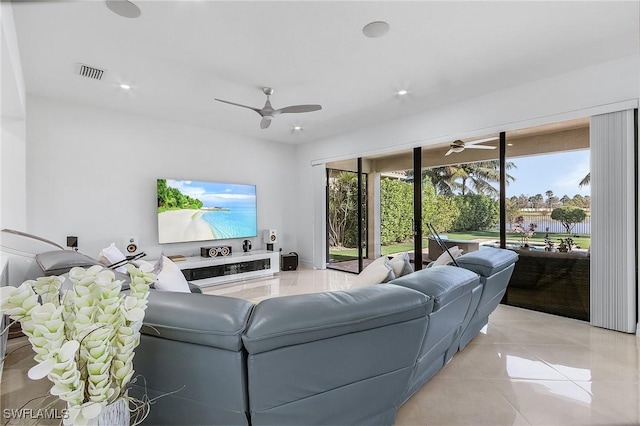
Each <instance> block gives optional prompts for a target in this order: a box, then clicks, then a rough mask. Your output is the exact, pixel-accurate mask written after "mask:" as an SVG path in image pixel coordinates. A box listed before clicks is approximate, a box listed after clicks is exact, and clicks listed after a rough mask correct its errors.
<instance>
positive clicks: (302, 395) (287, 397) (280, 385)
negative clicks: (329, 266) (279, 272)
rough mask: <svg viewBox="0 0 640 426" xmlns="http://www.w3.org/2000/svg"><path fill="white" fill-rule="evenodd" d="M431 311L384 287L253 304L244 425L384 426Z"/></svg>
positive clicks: (406, 292) (412, 294) (411, 294)
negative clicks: (247, 414) (248, 422)
mask: <svg viewBox="0 0 640 426" xmlns="http://www.w3.org/2000/svg"><path fill="white" fill-rule="evenodd" d="M432 308H433V301H432V300H431V298H429V297H428V296H426V295H424V294H422V293H419V292H417V291H414V290H411V289H408V288H402V287H398V286H394V285H390V284H380V285H375V286H368V287H361V288H356V289H351V290H346V291H337V292H327V293H317V294H304V295H296V296H285V297H278V298H274V299H268V300H265V301H263V302H260V303H259V304H258V306H256V309H255V311H254V312H253V314H252V316H251V319H250V322H249V326H248V328H247V331H246V333H245V335H244V337H243V340H244V344H245V347H246V348H247V351H248V352H249V355H248V382H249V402H250V410H251V423H252V424H253V425H261V424H279V425H287V424H292V425H293V424H296V425H299V424H306V425H310V424H325V425H326V424H391V423H392V422H393V419H394V418H395V413H396V411H397V408H398V406H399V405H400V403H401V402H402V401H401V398H402V395H403V393H404V392H405V390H406V388H407V385H408V382H409V378H410V376H411V372H412V370H413V367H414V363H415V361H416V358H417V354H418V351H419V348H420V343H421V342H422V339H423V338H424V334H425V331H426V326H427V321H428V319H427V315H428V313H429V312H430V311H431V309H432Z"/></svg>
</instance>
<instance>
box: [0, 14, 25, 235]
mask: <svg viewBox="0 0 640 426" xmlns="http://www.w3.org/2000/svg"><path fill="white" fill-rule="evenodd" d="M0 22H1V24H2V30H1V31H0V46H1V54H2V56H1V60H0V75H1V78H0V86H1V89H2V100H1V102H0V127H1V130H0V194H1V195H0V229H2V228H12V229H17V230H21V231H24V230H25V229H26V224H27V221H26V216H27V203H26V195H25V194H26V157H25V156H26V143H25V87H24V80H23V77H22V65H21V61H20V54H19V50H18V40H17V38H16V30H15V26H14V22H13V10H12V6H11V3H9V2H2V3H0Z"/></svg>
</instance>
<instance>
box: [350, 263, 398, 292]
mask: <svg viewBox="0 0 640 426" xmlns="http://www.w3.org/2000/svg"><path fill="white" fill-rule="evenodd" d="M394 278H395V275H394V274H393V268H392V267H391V265H390V264H389V259H388V258H387V256H382V257H379V258H377V259H376V260H374V261H373V262H371V263H370V264H369V265H367V267H366V268H364V269H363V270H362V272H360V274H358V278H356V282H357V284H358V285H369V284H380V283H386V282H387V281H391V280H392V279H394Z"/></svg>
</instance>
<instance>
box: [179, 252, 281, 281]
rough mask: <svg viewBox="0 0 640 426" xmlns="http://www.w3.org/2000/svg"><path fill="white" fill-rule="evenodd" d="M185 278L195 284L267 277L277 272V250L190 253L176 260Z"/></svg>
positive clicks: (278, 259)
mask: <svg viewBox="0 0 640 426" xmlns="http://www.w3.org/2000/svg"><path fill="white" fill-rule="evenodd" d="M176 265H178V267H179V268H180V269H181V270H182V273H183V274H184V276H185V278H186V279H187V281H189V282H190V283H191V284H195V285H197V286H198V287H208V286H212V285H216V284H225V283H228V282H232V281H240V280H246V279H250V278H259V277H268V276H271V275H273V274H275V273H276V272H278V271H280V253H278V252H275V251H267V250H253V251H250V252H248V253H232V254H230V255H229V256H217V257H202V256H192V257H187V259H186V260H183V261H181V262H176Z"/></svg>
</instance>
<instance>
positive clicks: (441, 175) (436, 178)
mask: <svg viewBox="0 0 640 426" xmlns="http://www.w3.org/2000/svg"><path fill="white" fill-rule="evenodd" d="M459 174H460V171H459V169H458V167H457V166H444V167H432V168H430V169H423V170H422V179H423V180H424V179H426V178H428V179H429V180H430V181H431V184H432V185H433V187H434V188H435V189H436V193H438V194H441V195H444V196H447V197H452V196H453V195H454V193H455V191H456V190H459V189H460V187H461V186H460V184H459V183H458V182H456V179H457V178H458V177H459Z"/></svg>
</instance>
